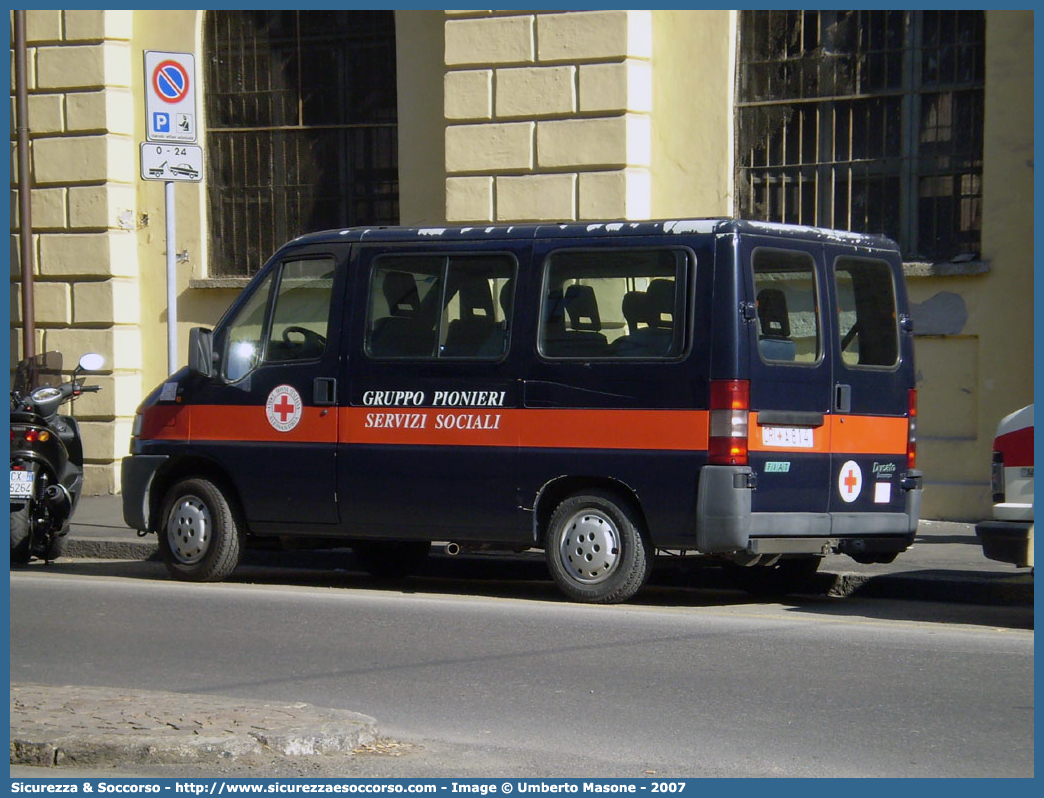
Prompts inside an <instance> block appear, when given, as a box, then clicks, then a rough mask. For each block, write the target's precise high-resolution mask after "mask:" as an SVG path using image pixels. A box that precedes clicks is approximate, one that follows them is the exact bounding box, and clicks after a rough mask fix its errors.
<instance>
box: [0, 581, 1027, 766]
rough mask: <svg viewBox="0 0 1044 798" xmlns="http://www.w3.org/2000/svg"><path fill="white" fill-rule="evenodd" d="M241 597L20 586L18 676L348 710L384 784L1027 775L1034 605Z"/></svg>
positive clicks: (540, 590) (530, 587)
mask: <svg viewBox="0 0 1044 798" xmlns="http://www.w3.org/2000/svg"><path fill="white" fill-rule="evenodd" d="M237 580H238V581H236V582H230V583H224V584H217V585H185V584H179V583H174V582H171V581H168V580H167V578H166V577H165V576H164V574H163V573H162V569H161V568H160V567H159V566H156V565H155V564H154V563H102V564H91V563H86V562H85V563H80V564H69V565H67V566H64V567H62V568H58V567H51V568H45V567H43V566H41V567H38V568H32V567H30V568H28V569H25V570H21V571H16V572H12V574H11V590H10V597H11V679H12V681H33V682H41V683H44V684H89V685H100V686H111V687H113V688H120V687H133V688H139V689H151V690H169V691H176V692H188V693H205V694H215V695H225V696H234V697H235V696H238V697H243V698H265V699H273V700H288V701H306V702H310V703H313V704H317V705H321V706H331V707H339V708H345V709H352V710H356V711H359V712H363V713H365V714H368V715H372V716H374V717H375V718H377V720H378V722H379V724H380V727H381V732H382V733H383V734H385V735H389V736H392V737H394V738H395V739H398V740H402V741H404V742H409V743H413V744H415V745H417V746H418V750H419V751H421V752H423V753H421V754H419V755H417V756H413V757H411V756H409V755H407V756H405V757H402V758H401V759H399V760H396V761H395V762H386V763H382V764H381V765H380V766H379V767H378V770H377V771H375V772H379V774H383V775H402V776H420V775H453V774H465V773H470V774H472V775H486V776H501V775H504V776H506V775H530V776H538V775H555V776H641V775H643V774H646V773H648V772H649V771H655V772H656V773H657V774H658V775H663V776H668V775H673V776H1032V775H1033V632H1032V608H1030V607H985V606H967V605H966V606H962V607H958V606H949V605H937V604H932V603H928V602H920V603H916V604H914V603H903V602H891V601H881V600H876V601H875V600H858V599H856V600H853V599H851V598H850V599H846V600H844V601H841V602H836V601H831V600H830V599H826V598H819V599H805V600H804V601H802V602H798V603H792V604H787V605H774V604H757V603H751V602H750V601H749V600H747V599H745V598H744V597H742V595H741V594H738V593H727V592H724V591H722V592H713V591H697V592H688V593H679V591H677V590H663V591H658V590H656V589H654V590H652V591H647V593H646V594H643V596H644V599H643V601H642V603H640V604H628V605H622V606H614V607H591V606H583V605H575V604H570V603H567V602H564V601H562V600H560V599H559V598H558V597H557V594H556V592H555V591H554V588H553V587H552V586H551V585H550V584H549V583H526V584H524V585H522V586H521V587H519V586H517V585H516V586H511V585H508V586H506V587H505V589H504V590H500V589H498V588H497V587H496V586H495V585H491V584H489V583H484V584H483V585H482V586H481V588H480V589H478V590H474V587H475V585H473V584H472V585H469V584H458V583H456V582H455V583H454V586H453V588H452V590H446V589H443V590H442V591H441V592H431V591H430V590H429V588H431V587H435V586H434V585H430V584H428V583H427V582H425V581H424V580H416V581H411V582H408V583H406V589H405V590H404V589H402V588H401V587H397V588H392V587H383V588H381V587H379V586H378V587H376V588H375V587H373V586H371V587H370V588H369V589H356V588H355V587H350V586H349V587H345V586H344V585H343V584H340V585H336V586H331V587H327V586H325V584H324V583H323V582H322V581H317V577H316V575H315V574H312V573H295V572H288V571H287V570H285V569H281V570H279V571H278V573H277V574H276V575H274V576H273V575H270V574H268V573H266V572H265V571H264V570H263V569H253V570H252V569H246V570H245V571H244V572H243V573H242V574H239V575H238V576H237ZM469 589H471V592H472V593H473V594H474V593H477V595H470V596H468V595H462V594H458V593H456V592H453V591H457V590H460V591H462V593H463V592H468V591H469ZM374 767H377V766H374ZM258 775H260V774H258Z"/></svg>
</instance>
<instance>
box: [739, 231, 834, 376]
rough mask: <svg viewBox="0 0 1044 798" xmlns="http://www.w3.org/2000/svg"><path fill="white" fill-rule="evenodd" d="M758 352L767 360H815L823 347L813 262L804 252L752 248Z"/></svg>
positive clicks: (776, 361)
mask: <svg viewBox="0 0 1044 798" xmlns="http://www.w3.org/2000/svg"><path fill="white" fill-rule="evenodd" d="M753 268H754V297H755V300H756V303H757V312H758V353H759V354H760V355H761V359H762V360H764V361H766V362H769V363H797V364H800V363H817V362H818V361H819V358H820V355H821V353H822V351H823V349H822V346H821V341H820V334H819V313H818V311H817V308H818V307H819V298H818V293H817V291H816V275H815V262H814V261H813V260H812V256H811V255H809V254H808V253H807V252H794V251H788V250H779V249H764V248H759V249H756V250H755V251H754V256H753Z"/></svg>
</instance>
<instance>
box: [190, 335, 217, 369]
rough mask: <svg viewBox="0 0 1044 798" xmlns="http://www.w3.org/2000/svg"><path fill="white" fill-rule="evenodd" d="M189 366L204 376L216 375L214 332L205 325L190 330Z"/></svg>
mask: <svg viewBox="0 0 1044 798" xmlns="http://www.w3.org/2000/svg"><path fill="white" fill-rule="evenodd" d="M188 367H189V370H190V371H194V372H196V373H197V374H202V375H203V376H204V377H212V376H213V375H214V333H213V331H211V330H208V329H206V328H204V327H193V328H192V329H191V330H189V351H188Z"/></svg>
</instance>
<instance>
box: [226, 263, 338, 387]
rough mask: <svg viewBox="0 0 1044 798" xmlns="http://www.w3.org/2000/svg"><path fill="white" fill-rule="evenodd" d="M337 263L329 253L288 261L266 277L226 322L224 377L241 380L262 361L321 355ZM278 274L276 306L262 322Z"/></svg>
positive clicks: (309, 358)
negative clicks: (270, 314) (329, 256)
mask: <svg viewBox="0 0 1044 798" xmlns="http://www.w3.org/2000/svg"><path fill="white" fill-rule="evenodd" d="M335 268H336V263H335V261H334V259H333V258H312V259H308V260H296V261H287V262H286V263H284V264H282V266H281V267H280V268H278V269H276V270H273V271H272V272H271V273H270V274H269V275H268V277H266V278H265V279H264V281H263V282H262V283H261V284H260V285H259V286H258V287H257V290H256V291H254V294H253V296H251V297H250V299H249V300H247V303H246V304H245V305H244V306H243V308H242V309H241V310H240V311H239V313H238V314H236V317H235V318H234V319H233V320H232V322H231V323H230V324H229V325H228V328H227V329H228V332H227V334H226V337H225V352H224V357H223V358H222V363H224V374H225V379H227V380H228V381H229V382H235V381H237V380H241V379H242V378H243V377H245V376H246V375H247V374H249V373H250V372H251V371H253V370H254V369H255V368H257V367H258V366H259V365H260V364H262V363H285V362H289V361H294V360H316V359H318V358H320V357H322V355H323V353H324V352H325V351H326V333H327V324H328V322H329V318H330V300H331V298H332V295H333V278H334V270H335ZM277 277H278V280H279V283H278V288H277V289H276V297H275V307H274V308H273V309H272V318H271V321H270V322H269V323H268V324H267V325H266V323H265V311H266V310H267V308H268V304H269V296H270V294H271V293H272V286H273V285H274V284H275V281H276V279H277ZM266 330H267V333H266Z"/></svg>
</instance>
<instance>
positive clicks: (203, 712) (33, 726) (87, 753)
mask: <svg viewBox="0 0 1044 798" xmlns="http://www.w3.org/2000/svg"><path fill="white" fill-rule="evenodd" d="M376 738H377V722H376V721H375V720H374V719H373V718H371V717H369V716H367V715H361V714H359V713H357V712H349V711H347V710H342V709H326V708H321V707H315V706H312V705H311V704H303V703H294V704H277V703H267V702H263V701H250V700H246V699H231V698H222V697H220V696H212V695H187V694H184V693H162V692H155V691H145V690H115V689H112V688H102V687H78V686H76V687H74V686H64V687H54V686H46V685H37V684H12V685H11V764H12V765H32V766H35V767H54V766H61V767H101V766H108V765H119V766H123V767H125V766H128V765H136V764H137V765H153V764H185V763H194V764H200V765H207V764H214V763H219V762H222V761H226V760H234V759H239V758H241V757H245V756H251V755H253V756H257V755H268V756H276V757H299V756H309V755H328V754H350V753H351V752H352V751H353V750H355V749H357V748H359V747H360V746H364V745H368V744H371V743H373V742H374V740H376Z"/></svg>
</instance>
